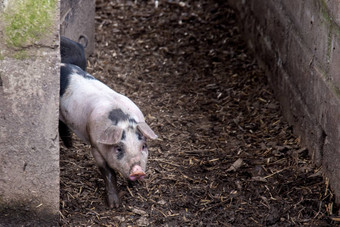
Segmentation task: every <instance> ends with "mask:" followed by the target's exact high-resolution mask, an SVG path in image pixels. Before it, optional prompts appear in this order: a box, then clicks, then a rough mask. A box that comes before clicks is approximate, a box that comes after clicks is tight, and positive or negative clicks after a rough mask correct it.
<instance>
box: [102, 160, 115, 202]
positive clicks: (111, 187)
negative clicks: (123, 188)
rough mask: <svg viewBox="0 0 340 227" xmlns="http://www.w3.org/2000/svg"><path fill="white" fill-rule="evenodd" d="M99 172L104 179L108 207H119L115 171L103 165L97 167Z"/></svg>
mask: <svg viewBox="0 0 340 227" xmlns="http://www.w3.org/2000/svg"><path fill="white" fill-rule="evenodd" d="M99 170H100V172H101V173H102V176H103V178H104V181H105V188H106V194H107V203H108V205H109V207H110V208H113V206H115V207H116V208H118V207H119V204H120V201H119V197H118V193H117V192H118V190H117V178H116V173H115V172H114V170H112V169H111V168H110V167H108V166H107V164H106V165H105V167H99Z"/></svg>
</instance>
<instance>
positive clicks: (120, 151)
mask: <svg viewBox="0 0 340 227" xmlns="http://www.w3.org/2000/svg"><path fill="white" fill-rule="evenodd" d="M116 153H117V159H118V160H119V159H122V158H123V157H124V149H123V148H122V147H117V148H116Z"/></svg>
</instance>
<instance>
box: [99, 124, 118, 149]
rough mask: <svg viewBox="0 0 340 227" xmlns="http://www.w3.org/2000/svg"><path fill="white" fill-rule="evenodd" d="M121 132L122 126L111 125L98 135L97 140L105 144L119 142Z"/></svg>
mask: <svg viewBox="0 0 340 227" xmlns="http://www.w3.org/2000/svg"><path fill="white" fill-rule="evenodd" d="M122 133H123V129H122V128H120V127H118V126H114V125H111V126H110V127H108V128H107V129H106V130H105V131H104V132H103V133H102V134H101V135H100V136H99V138H98V140H97V142H98V143H102V144H106V145H114V144H117V143H119V142H120V140H121V138H122Z"/></svg>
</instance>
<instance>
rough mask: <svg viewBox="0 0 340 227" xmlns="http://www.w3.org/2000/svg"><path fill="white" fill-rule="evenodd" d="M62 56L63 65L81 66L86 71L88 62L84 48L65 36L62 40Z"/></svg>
mask: <svg viewBox="0 0 340 227" xmlns="http://www.w3.org/2000/svg"><path fill="white" fill-rule="evenodd" d="M60 56H61V62H62V63H69V64H73V65H77V66H79V67H80V68H81V69H82V70H84V71H86V67H87V62H86V57H85V50H84V47H83V46H82V45H81V44H80V43H77V42H75V41H73V40H71V39H68V38H66V37H64V36H61V38H60Z"/></svg>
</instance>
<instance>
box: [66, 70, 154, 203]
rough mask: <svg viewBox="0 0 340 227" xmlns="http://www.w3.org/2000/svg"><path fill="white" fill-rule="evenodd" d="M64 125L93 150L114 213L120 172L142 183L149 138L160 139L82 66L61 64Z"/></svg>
mask: <svg viewBox="0 0 340 227" xmlns="http://www.w3.org/2000/svg"><path fill="white" fill-rule="evenodd" d="M60 85H61V87H60V120H61V121H62V122H64V123H65V124H66V125H67V126H68V127H69V128H70V129H71V130H72V131H73V132H74V133H75V134H76V135H77V136H78V137H80V138H81V139H82V140H83V141H85V142H86V143H89V144H90V145H91V147H92V149H91V151H92V155H93V157H94V159H95V161H96V163H97V166H98V167H99V170H100V172H101V174H102V176H103V178H104V181H105V185H106V192H107V201H108V205H109V207H110V208H113V207H114V206H115V207H118V206H119V204H120V199H119V197H118V194H117V193H118V191H117V180H116V171H118V172H120V173H121V174H122V175H123V176H124V177H126V178H127V179H128V180H130V181H135V180H142V179H143V178H144V177H145V175H146V174H145V169H146V163H147V157H148V149H147V145H146V140H147V139H156V138H157V135H156V134H155V133H154V131H153V130H152V129H151V128H150V127H149V126H148V124H147V123H145V119H144V116H143V114H142V112H141V111H140V109H139V108H138V107H137V106H136V105H135V104H134V103H133V102H132V101H131V100H130V99H129V98H127V97H126V96H124V95H121V94H119V93H117V92H115V91H114V90H112V89H111V88H109V87H108V86H106V85H105V84H103V83H102V82H100V81H99V80H97V79H95V78H94V77H93V76H91V75H90V74H88V73H86V72H84V71H83V70H82V69H81V68H79V67H78V66H75V65H72V64H61V70H60Z"/></svg>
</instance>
